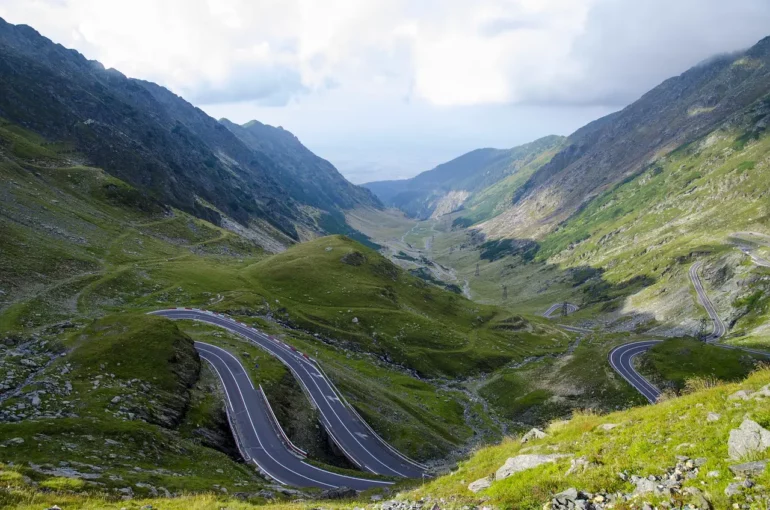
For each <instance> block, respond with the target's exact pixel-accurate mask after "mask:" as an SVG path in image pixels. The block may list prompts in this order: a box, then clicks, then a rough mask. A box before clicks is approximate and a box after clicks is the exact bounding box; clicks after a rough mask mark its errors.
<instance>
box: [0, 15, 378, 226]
mask: <svg viewBox="0 0 770 510" xmlns="http://www.w3.org/2000/svg"><path fill="white" fill-rule="evenodd" d="M0 60H2V63H3V70H2V75H3V83H2V93H0V111H2V112H3V117H4V118H7V119H8V120H11V121H13V122H16V123H18V124H20V125H23V126H25V127H26V128H28V129H32V130H34V131H36V132H37V133H39V134H41V135H43V136H44V137H45V138H48V139H50V140H67V141H68V143H71V144H72V145H73V148H74V149H75V150H77V152H78V153H80V154H83V155H84V156H85V157H87V158H88V160H89V163H90V164H92V165H94V166H99V167H102V168H103V169H104V170H105V171H107V172H108V173H110V174H111V175H113V176H115V177H118V178H120V179H123V180H124V181H126V182H128V183H130V184H132V185H134V186H136V187H137V188H139V189H141V190H144V191H145V192H147V193H148V194H149V195H150V196H157V197H159V198H160V200H161V201H162V202H163V203H164V204H168V205H171V206H174V207H177V208H179V209H181V210H184V211H186V212H188V213H191V214H193V215H196V216H198V217H201V218H203V219H206V220H209V221H212V222H213V223H216V224H222V223H223V222H222V216H221V214H220V213H219V211H222V212H223V213H224V214H225V215H227V216H228V217H229V218H232V219H233V220H235V221H236V222H237V223H238V224H240V225H244V226H245V225H248V224H249V223H250V220H254V219H260V220H264V221H267V222H268V223H270V224H271V225H272V226H273V227H275V228H277V229H278V230H279V231H281V232H283V233H284V234H286V235H288V236H289V237H291V238H293V239H298V238H299V234H298V233H297V228H296V225H297V224H303V225H304V226H306V227H308V228H310V229H311V230H316V231H317V230H318V229H319V226H318V224H317V223H316V221H315V219H314V218H312V217H311V216H310V215H308V214H305V213H304V212H302V210H301V209H302V207H301V205H302V204H306V205H309V206H312V207H315V208H318V209H320V210H321V211H324V212H327V213H333V214H335V215H336V216H337V217H339V210H340V208H343V209H349V208H353V207H356V206H358V205H368V206H373V207H380V203H379V201H378V200H377V199H376V198H375V197H374V196H373V195H372V194H371V193H369V192H368V191H367V190H365V189H363V188H360V187H358V186H354V185H352V184H351V183H349V182H347V181H346V180H345V179H344V177H343V176H342V175H340V174H339V172H338V171H337V170H336V169H335V168H334V167H333V166H332V165H331V163H329V162H327V161H324V160H323V159H321V158H319V157H318V156H316V155H315V154H313V153H312V152H310V151H309V150H308V149H307V148H305V147H304V146H302V144H301V143H300V142H299V140H297V139H296V137H294V136H293V135H292V134H291V133H289V132H287V131H285V130H282V129H280V128H271V127H269V126H263V125H259V126H256V125H249V126H245V127H242V129H237V130H236V131H237V132H236V133H233V132H232V131H231V130H230V129H234V128H235V127H239V126H235V127H234V126H233V125H232V124H231V123H228V124H227V125H223V124H221V123H220V122H218V121H217V120H216V119H213V118H211V117H209V116H208V115H206V114H205V113H204V112H203V111H202V110H200V109H198V108H195V107H194V106H192V105H191V104H189V103H188V102H186V101H185V100H183V99H182V98H180V97H178V96H177V95H175V94H174V93H172V92H170V91H169V90H167V89H165V88H163V87H161V86H159V85H156V84H154V83H151V82H147V81H143V80H135V79H130V78H127V77H126V76H124V75H122V74H121V73H119V72H118V71H116V70H114V69H109V70H107V69H105V68H104V67H103V66H102V65H101V64H99V63H98V62H94V61H89V60H87V59H86V58H85V57H83V56H82V55H81V54H79V53H77V52H76V51H74V50H69V49H66V48H64V47H62V46H59V45H56V44H54V43H53V42H52V41H50V40H48V39H46V38H45V37H43V36H41V35H40V34H39V33H37V32H36V31H34V30H32V29H30V28H29V27H26V26H23V25H18V26H14V25H11V24H8V23H6V22H5V21H4V20H2V19H0ZM51 90H56V91H57V92H56V94H55V95H53V94H51V93H50V92H49V91H51ZM127 112H130V114H127ZM229 128H230V129H229ZM245 134H248V135H250V138H246V136H244V135H245ZM255 140H256V141H257V142H261V143H257V142H255ZM181 169H184V171H181ZM193 197H200V199H202V200H195V199H194V198H193ZM204 201H205V202H208V203H211V204H213V205H214V207H213V208H212V207H208V206H206V205H203V204H202V202H204ZM326 217H329V218H330V220H333V219H334V218H331V214H327V215H324V218H326ZM337 221H339V222H340V223H342V225H344V219H343V220H341V221H340V220H337ZM329 223H331V221H329ZM342 225H340V226H342ZM324 230H327V229H326V228H324ZM337 230H339V228H329V229H328V230H327V232H331V231H337Z"/></svg>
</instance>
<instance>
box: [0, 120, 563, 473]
mask: <svg viewBox="0 0 770 510" xmlns="http://www.w3.org/2000/svg"><path fill="white" fill-rule="evenodd" d="M0 143H2V146H3V148H4V154H3V159H2V161H0V174H1V175H2V179H3V180H4V182H8V183H9V186H6V187H3V188H2V189H1V190H0V195H1V196H2V202H1V203H2V206H0V207H1V210H2V214H1V215H0V230H1V231H2V233H3V235H2V236H0V268H2V271H0V292H1V293H0V335H3V336H8V337H9V338H13V339H14V342H18V343H19V344H24V345H27V344H29V345H30V346H37V345H39V344H40V343H41V342H52V343H51V345H53V344H60V345H64V346H65V347H63V349H65V350H67V349H70V348H71V347H67V346H68V345H69V344H68V343H67V341H68V340H67V339H68V338H70V337H71V336H72V335H75V334H76V333H80V332H83V331H92V330H90V329H89V328H91V327H92V326H91V323H92V321H93V320H108V319H110V318H111V317H113V316H115V314H124V313H126V312H129V313H133V314H139V313H143V312H145V311H148V310H153V309H157V308H163V307H167V306H199V307H205V308H211V309H214V310H218V311H223V312H227V313H230V314H232V315H233V316H236V317H238V318H239V319H240V320H243V321H246V322H248V323H250V324H254V325H256V326H258V327H260V328H262V329H264V330H266V331H268V332H270V333H272V334H275V335H278V336H281V337H283V338H284V339H285V340H286V341H287V342H289V343H292V344H294V345H296V346H298V347H299V348H301V349H302V350H304V351H307V352H311V353H313V354H314V355H315V356H316V357H317V358H318V359H319V360H321V361H322V363H323V365H324V369H325V370H326V371H327V372H328V373H329V375H330V376H331V377H332V378H333V379H334V380H335V382H336V383H337V384H338V386H339V387H340V388H341V389H342V391H343V392H344V393H345V395H346V396H347V398H348V399H349V400H350V401H351V402H352V403H353V405H355V406H356V407H357V408H358V409H359V411H360V412H361V414H363V415H364V416H365V417H366V418H367V419H368V420H369V421H370V422H371V423H372V424H373V425H374V427H375V428H376V429H377V430H378V431H379V432H380V433H381V434H382V435H383V436H384V437H386V438H387V439H389V440H391V441H392V442H393V444H395V445H396V446H397V447H398V448H401V449H402V450H404V451H405V452H407V453H409V454H410V455H414V456H416V457H419V458H421V459H429V458H433V459H436V458H442V457H444V456H446V455H447V454H448V453H450V452H456V451H458V449H462V448H464V447H465V446H466V445H467V444H468V442H479V441H489V440H493V439H495V438H497V437H499V435H500V432H501V428H500V426H499V423H498V422H497V420H496V419H495V416H494V414H495V413H494V412H492V411H490V410H488V409H487V408H485V407H484V405H483V404H482V403H481V402H480V401H479V400H477V398H476V397H474V396H472V395H470V394H468V393H467V392H466V391H464V389H463V387H462V384H461V381H463V380H465V379H467V378H469V377H473V376H477V375H480V374H483V373H488V372H491V371H494V370H496V369H500V368H503V367H505V366H507V365H509V364H512V363H518V362H520V361H522V360H524V359H526V358H528V357H531V356H538V355H550V354H557V353H560V352H563V351H564V350H565V349H566V347H567V345H568V343H569V341H570V337H569V335H567V334H565V333H563V332H561V331H559V330H557V329H555V328H553V327H552V326H551V325H550V324H548V323H547V321H544V320H542V319H539V318H535V317H521V316H519V315H518V314H514V313H511V312H507V311H504V310H501V309H499V308H496V307H492V306H484V305H477V304H475V303H472V302H470V301H468V300H466V299H464V298H462V297H460V296H458V295H456V294H454V293H450V292H446V291H444V290H441V289H439V288H437V287H435V286H433V285H430V284H428V283H426V282H424V281H422V280H420V279H418V278H415V277H412V276H410V275H409V274H407V273H406V272H404V271H402V270H401V269H399V268H397V267H396V266H394V265H393V264H391V263H390V262H389V261H387V260H386V259H385V258H383V257H382V256H380V255H379V254H377V253H376V252H375V251H373V250H371V249H369V248H366V247H364V246H362V245H360V244H358V243H356V242H354V241H351V240H350V239H347V238H344V237H341V236H333V237H327V238H321V239H317V240H315V241H313V242H308V243H305V244H301V245H298V246H295V247H292V248H291V249H289V250H287V251H286V252H285V253H282V254H279V255H276V256H272V257H271V256H268V255H267V254H265V253H264V251H263V250H262V249H261V248H260V247H259V246H258V245H257V244H255V243H254V242H252V241H250V240H248V239H246V238H244V237H241V236H239V235H238V234H236V233H234V232H232V231H229V230H225V229H223V228H220V227H217V226H215V225H212V224H210V223H207V222H205V221H202V220H199V219H197V218H193V217H191V216H189V215H187V214H185V213H183V212H180V211H178V210H175V209H171V208H168V207H165V206H163V205H162V204H160V203H158V202H157V201H155V200H153V199H152V198H150V197H147V196H146V195H144V194H142V193H141V192H139V191H137V190H136V189H134V188H132V187H131V186H129V185H126V184H125V183H123V182H122V181H119V180H117V179H115V178H114V177H111V176H108V175H107V174H105V173H104V172H103V171H101V170H100V169H98V168H92V167H84V166H71V164H70V161H71V160H73V159H76V158H77V154H75V153H72V152H70V151H69V150H68V149H67V148H66V147H60V146H56V145H51V144H47V143H46V142H44V141H43V140H42V139H40V138H39V137H37V136H36V135H34V134H31V133H29V132H27V131H25V130H23V129H20V128H18V127H17V126H15V125H13V124H8V123H5V124H3V126H2V128H1V129H0ZM121 316H122V315H121ZM354 319H355V320H354ZM180 327H181V328H182V329H183V330H184V332H185V334H188V335H191V336H193V337H198V335H203V336H204V337H206V338H208V339H209V340H211V341H220V340H221V341H225V340H224V338H222V339H219V337H217V336H216V335H214V333H215V332H211V331H209V332H202V331H201V330H200V329H199V328H197V327H196V326H194V325H192V324H190V325H186V324H181V325H180ZM89 334H92V336H95V337H98V336H99V335H98V331H96V332H93V331H92V333H89ZM42 335H45V336H44V337H43V336H42ZM49 337H50V340H49ZM41 338H45V339H44V340H41ZM228 341H229V342H230V344H229V346H230V347H231V348H232V349H234V350H236V351H238V352H249V353H250V355H251V356H253V357H254V359H256V358H257V357H259V356H258V353H255V352H251V350H250V349H249V348H247V346H245V345H241V344H242V342H240V340H238V339H237V338H232V339H229V340H228ZM233 342H235V343H233ZM239 342H240V343H239ZM31 348H32V347H31ZM36 348H37V347H35V349H36ZM33 350H34V349H33ZM41 359H42V358H41ZM6 361H7V363H8V365H9V366H12V367H13V368H12V370H16V374H17V375H18V377H14V378H13V379H12V380H10V379H9V381H8V385H9V386H10V387H12V388H14V389H15V388H17V387H19V388H22V387H25V386H24V385H25V380H26V379H25V377H26V374H28V371H27V370H26V369H24V368H23V367H22V365H21V364H20V361H21V359H20V358H18V357H7V358H6ZM272 365H274V364H271V363H270V362H269V361H268V360H263V363H262V364H261V366H264V367H265V370H264V371H261V372H260V373H259V374H255V375H254V377H255V378H256V380H258V381H259V382H260V383H262V384H263V386H265V388H266V390H267V392H268V394H269V395H270V396H271V398H274V400H275V406H276V408H277V409H278V414H279V418H280V419H281V420H282V423H283V424H284V426H285V427H286V428H287V430H289V432H290V434H291V435H292V439H294V440H296V441H297V442H298V443H300V444H302V445H303V447H306V448H307V449H309V450H310V451H311V452H312V453H313V454H314V456H315V457H316V458H317V459H318V460H320V461H323V462H329V463H336V464H339V462H338V461H339V460H340V459H335V458H332V457H330V456H329V451H328V447H327V446H325V444H326V440H325V438H324V437H323V436H322V435H321V434H319V433H318V429H317V428H316V417H315V416H314V415H313V414H312V413H308V412H306V409H304V408H305V407H306V406H303V404H304V400H303V399H304V396H303V395H301V393H300V392H299V391H298V388H297V387H295V386H293V385H292V382H291V381H290V378H288V375H287V373H286V372H285V370H284V369H283V368H282V367H280V366H274V367H272V368H270V367H271V366H272ZM22 376H24V377H22ZM204 376H205V370H204V374H203V375H202V376H201V377H202V378H203V377H204ZM35 377H43V375H42V373H41V374H39V375H35V376H34V377H33V379H32V380H33V381H34V380H35ZM201 380H202V379H201ZM196 384H197V383H196ZM456 384H460V386H456ZM204 393H205V392H204ZM214 404H215V403H214V402H212V401H211V400H210V399H209V400H208V401H207V403H206V404H205V405H206V406H208V407H210V408H211V411H212V413H214V414H218V413H219V414H220V416H219V417H220V418H221V413H220V411H221V408H220V407H217V406H216V405H214ZM303 409H304V411H303ZM132 412H133V413H134V415H135V416H138V414H139V413H137V412H134V411H132ZM201 419H202V421H206V422H211V421H212V420H213V418H211V417H210V418H205V419H204V418H201ZM214 435H216V434H214ZM204 439H205V438H204ZM342 464H344V462H343V463H342Z"/></svg>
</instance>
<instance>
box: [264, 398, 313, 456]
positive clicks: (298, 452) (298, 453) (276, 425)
mask: <svg viewBox="0 0 770 510" xmlns="http://www.w3.org/2000/svg"><path fill="white" fill-rule="evenodd" d="M259 393H260V394H261V395H262V399H263V400H264V401H265V405H266V406H267V410H268V411H269V414H270V417H271V418H272V420H271V421H272V422H273V427H274V428H275V430H276V432H278V435H280V436H281V439H283V442H284V444H285V445H286V446H287V447H288V448H289V450H291V452H292V453H294V454H295V455H296V456H298V457H300V458H303V459H304V458H305V457H307V452H306V451H305V450H303V449H302V448H300V447H298V446H296V445H295V444H294V443H292V442H291V439H289V436H287V435H286V432H284V430H283V427H281V423H280V422H279V421H278V418H277V417H276V416H275V413H274V412H273V407H272V406H271V405H270V401H269V400H268V399H267V395H266V394H265V390H264V389H263V388H262V385H261V384H260V385H259Z"/></svg>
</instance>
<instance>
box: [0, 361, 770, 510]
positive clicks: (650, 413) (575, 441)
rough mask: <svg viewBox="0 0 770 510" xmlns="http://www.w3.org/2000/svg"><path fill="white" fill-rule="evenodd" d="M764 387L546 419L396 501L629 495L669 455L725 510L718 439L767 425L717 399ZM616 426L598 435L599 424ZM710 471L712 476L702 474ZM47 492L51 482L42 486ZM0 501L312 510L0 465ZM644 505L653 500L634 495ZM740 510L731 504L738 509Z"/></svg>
mask: <svg viewBox="0 0 770 510" xmlns="http://www.w3.org/2000/svg"><path fill="white" fill-rule="evenodd" d="M768 384H770V371H768V370H766V369H765V370H760V371H757V372H755V373H753V374H752V375H751V376H750V377H749V378H748V379H747V380H745V381H743V382H741V383H733V384H722V385H717V386H715V387H710V388H706V389H701V390H698V391H696V392H693V393H690V394H687V395H685V396H682V397H678V398H672V399H670V400H667V401H665V402H662V403H659V404H657V405H654V406H643V407H637V408H633V409H629V410H625V411H620V412H615V413H611V414H607V415H599V414H595V413H591V412H582V413H576V414H575V415H574V416H573V417H572V419H571V420H569V421H556V422H553V423H552V424H551V425H550V426H549V427H548V428H547V430H546V431H547V433H548V436H547V437H546V438H544V439H538V440H533V441H530V442H528V443H526V444H524V445H522V444H521V443H520V442H519V441H518V438H517V437H511V438H508V439H506V440H504V441H503V442H502V443H500V444H498V445H495V446H490V447H487V448H482V449H480V450H478V451H476V452H474V454H473V455H472V456H471V457H470V458H468V459H467V460H465V461H463V462H461V463H459V465H458V466H457V467H456V469H454V470H453V471H452V472H451V473H448V474H446V475H444V476H440V477H437V478H435V479H433V480H430V481H428V482H427V483H425V484H424V485H419V486H417V487H414V488H412V489H408V488H407V489H405V490H402V492H401V493H400V494H398V497H399V498H400V499H405V500H410V501H415V500H418V499H419V498H425V497H427V496H430V498H431V499H432V500H441V499H442V498H443V500H444V501H446V502H447V503H446V506H447V507H450V508H461V507H463V506H469V507H471V506H479V505H482V504H483V505H487V506H495V507H498V508H517V509H522V510H529V509H539V508H542V506H543V504H544V502H546V501H547V500H549V499H550V498H551V497H552V496H553V495H554V494H555V493H557V492H560V491H562V490H565V489H567V488H568V487H576V488H579V489H581V490H586V491H590V492H599V491H607V492H614V491H622V492H631V491H632V489H633V485H631V483H630V482H626V481H623V480H622V479H621V478H620V477H619V476H618V473H621V472H626V473H629V474H637V475H640V476H647V475H660V474H661V473H662V472H664V471H665V470H666V469H667V468H670V467H672V466H674V465H675V464H676V462H677V456H678V455H686V456H688V457H690V458H693V459H694V458H705V459H706V461H705V464H704V465H703V466H702V467H701V468H700V470H699V473H698V475H697V476H696V477H695V478H694V479H691V480H685V481H684V482H683V484H684V486H685V487H696V488H698V489H700V490H701V491H703V493H704V494H706V495H707V497H708V499H709V500H710V501H711V504H712V505H713V506H714V508H729V507H731V506H732V503H733V502H735V501H736V500H730V499H729V498H728V497H727V496H725V495H724V489H725V488H726V487H727V485H728V484H729V483H732V482H733V481H734V478H733V476H732V475H731V473H730V471H729V465H730V464H733V463H735V462H736V461H731V460H729V459H728V458H727V457H728V456H727V438H728V437H729V434H730V430H731V429H734V428H736V427H738V426H739V425H740V423H741V422H742V421H743V420H744V419H745V417H746V416H749V417H750V418H751V419H753V420H755V421H757V422H758V423H759V424H760V425H762V426H764V427H770V410H769V409H768V407H767V405H766V402H765V401H764V400H763V399H750V400H747V401H744V402H742V403H741V405H740V406H736V405H734V402H732V401H729V400H727V397H728V396H729V395H731V394H732V393H734V392H735V391H737V390H739V389H743V390H747V391H756V390H758V389H759V388H761V387H763V386H766V385H768ZM708 413H718V414H720V415H721V417H720V419H719V420H718V421H715V422H707V421H706V415H707V414H708ZM606 423H613V424H617V425H618V426H617V427H616V428H614V429H612V430H609V431H605V430H602V429H601V428H600V425H602V424H606ZM553 452H559V453H565V454H569V455H571V456H572V457H573V458H578V457H582V458H585V459H586V460H587V461H588V462H589V463H590V466H589V467H588V469H586V470H585V471H580V470H578V471H577V472H574V473H572V474H569V475H566V474H565V472H566V471H567V469H568V468H569V465H570V460H569V459H563V460H561V461H558V462H557V463H554V464H547V465H544V466H540V467H537V468H534V469H530V470H527V471H523V472H521V473H518V474H516V475H514V476H511V477H509V478H506V479H504V480H500V481H495V482H493V484H492V486H491V487H490V488H489V489H486V490H484V491H482V492H480V493H477V494H473V493H471V492H470V491H469V490H468V489H467V486H468V484H469V483H471V482H472V481H474V480H477V479H480V478H483V477H486V476H488V475H490V474H491V473H494V472H495V470H497V468H499V467H500V466H501V465H502V464H503V463H504V462H505V460H506V459H507V458H509V457H513V456H516V455H518V454H522V453H553ZM711 471H718V475H717V476H707V473H709V472H711ZM754 481H755V483H756V484H757V486H756V488H755V489H752V490H750V491H749V492H748V494H749V495H750V494H752V493H754V494H761V493H762V492H761V491H762V489H761V486H767V484H768V483H770V469H766V470H765V471H764V472H763V473H761V474H760V475H758V476H755V477H754ZM50 483H53V484H54V485H56V484H57V482H50ZM0 484H2V486H3V487H4V490H2V491H0V504H5V505H6V506H14V507H16V508H21V509H30V510H31V509H32V508H41V507H44V505H50V504H53V503H58V504H60V505H62V506H63V507H65V508H66V507H67V506H66V505H70V506H77V507H78V508H89V509H90V508H94V509H95V508H115V509H117V508H122V507H125V508H139V507H141V506H142V505H147V504H150V505H153V506H156V507H159V508H169V509H175V508H193V509H201V510H203V509H206V510H208V509H215V508H224V507H227V508H234V509H246V508H254V504H256V505H259V506H260V507H263V508H276V509H284V508H285V509H296V508H307V507H308V506H312V505H315V504H316V503H315V502H313V501H312V500H311V501H305V502H288V501H284V502H278V503H273V504H267V505H266V504H264V501H255V502H254V503H249V502H239V501H237V500H235V499H232V498H231V497H229V496H226V495H222V494H220V495H214V494H209V495H198V496H182V497H180V498H174V499H170V500H169V499H159V498H155V499H146V500H137V501H131V502H125V501H114V500H113V501H110V500H106V499H104V498H103V497H101V496H98V495H97V496H90V497H89V496H84V495H78V494H72V493H68V492H58V493H46V492H41V491H39V490H36V489H35V488H33V487H31V486H30V485H29V482H28V481H25V480H24V478H23V476H22V473H20V472H19V471H18V469H17V468H13V467H9V466H0ZM366 498H367V494H364V495H362V496H359V498H357V499H352V500H345V501H339V502H327V501H325V502H324V504H323V506H324V507H327V508H352V507H354V506H357V507H363V506H365V505H366V503H367V499H366ZM644 499H645V500H647V501H650V502H651V503H653V504H656V503H657V502H658V499H657V498H656V497H655V496H652V495H650V496H647V497H645V498H644ZM739 504H740V503H739Z"/></svg>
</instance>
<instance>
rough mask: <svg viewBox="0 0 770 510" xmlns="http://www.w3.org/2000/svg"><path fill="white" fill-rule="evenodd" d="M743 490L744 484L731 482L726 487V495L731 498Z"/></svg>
mask: <svg viewBox="0 0 770 510" xmlns="http://www.w3.org/2000/svg"><path fill="white" fill-rule="evenodd" d="M742 491H743V486H742V485H741V484H739V483H731V484H730V485H728V486H727V487H726V488H725V496H727V497H728V498H731V497H733V496H737V495H738V494H740V493H741V492H742Z"/></svg>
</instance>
